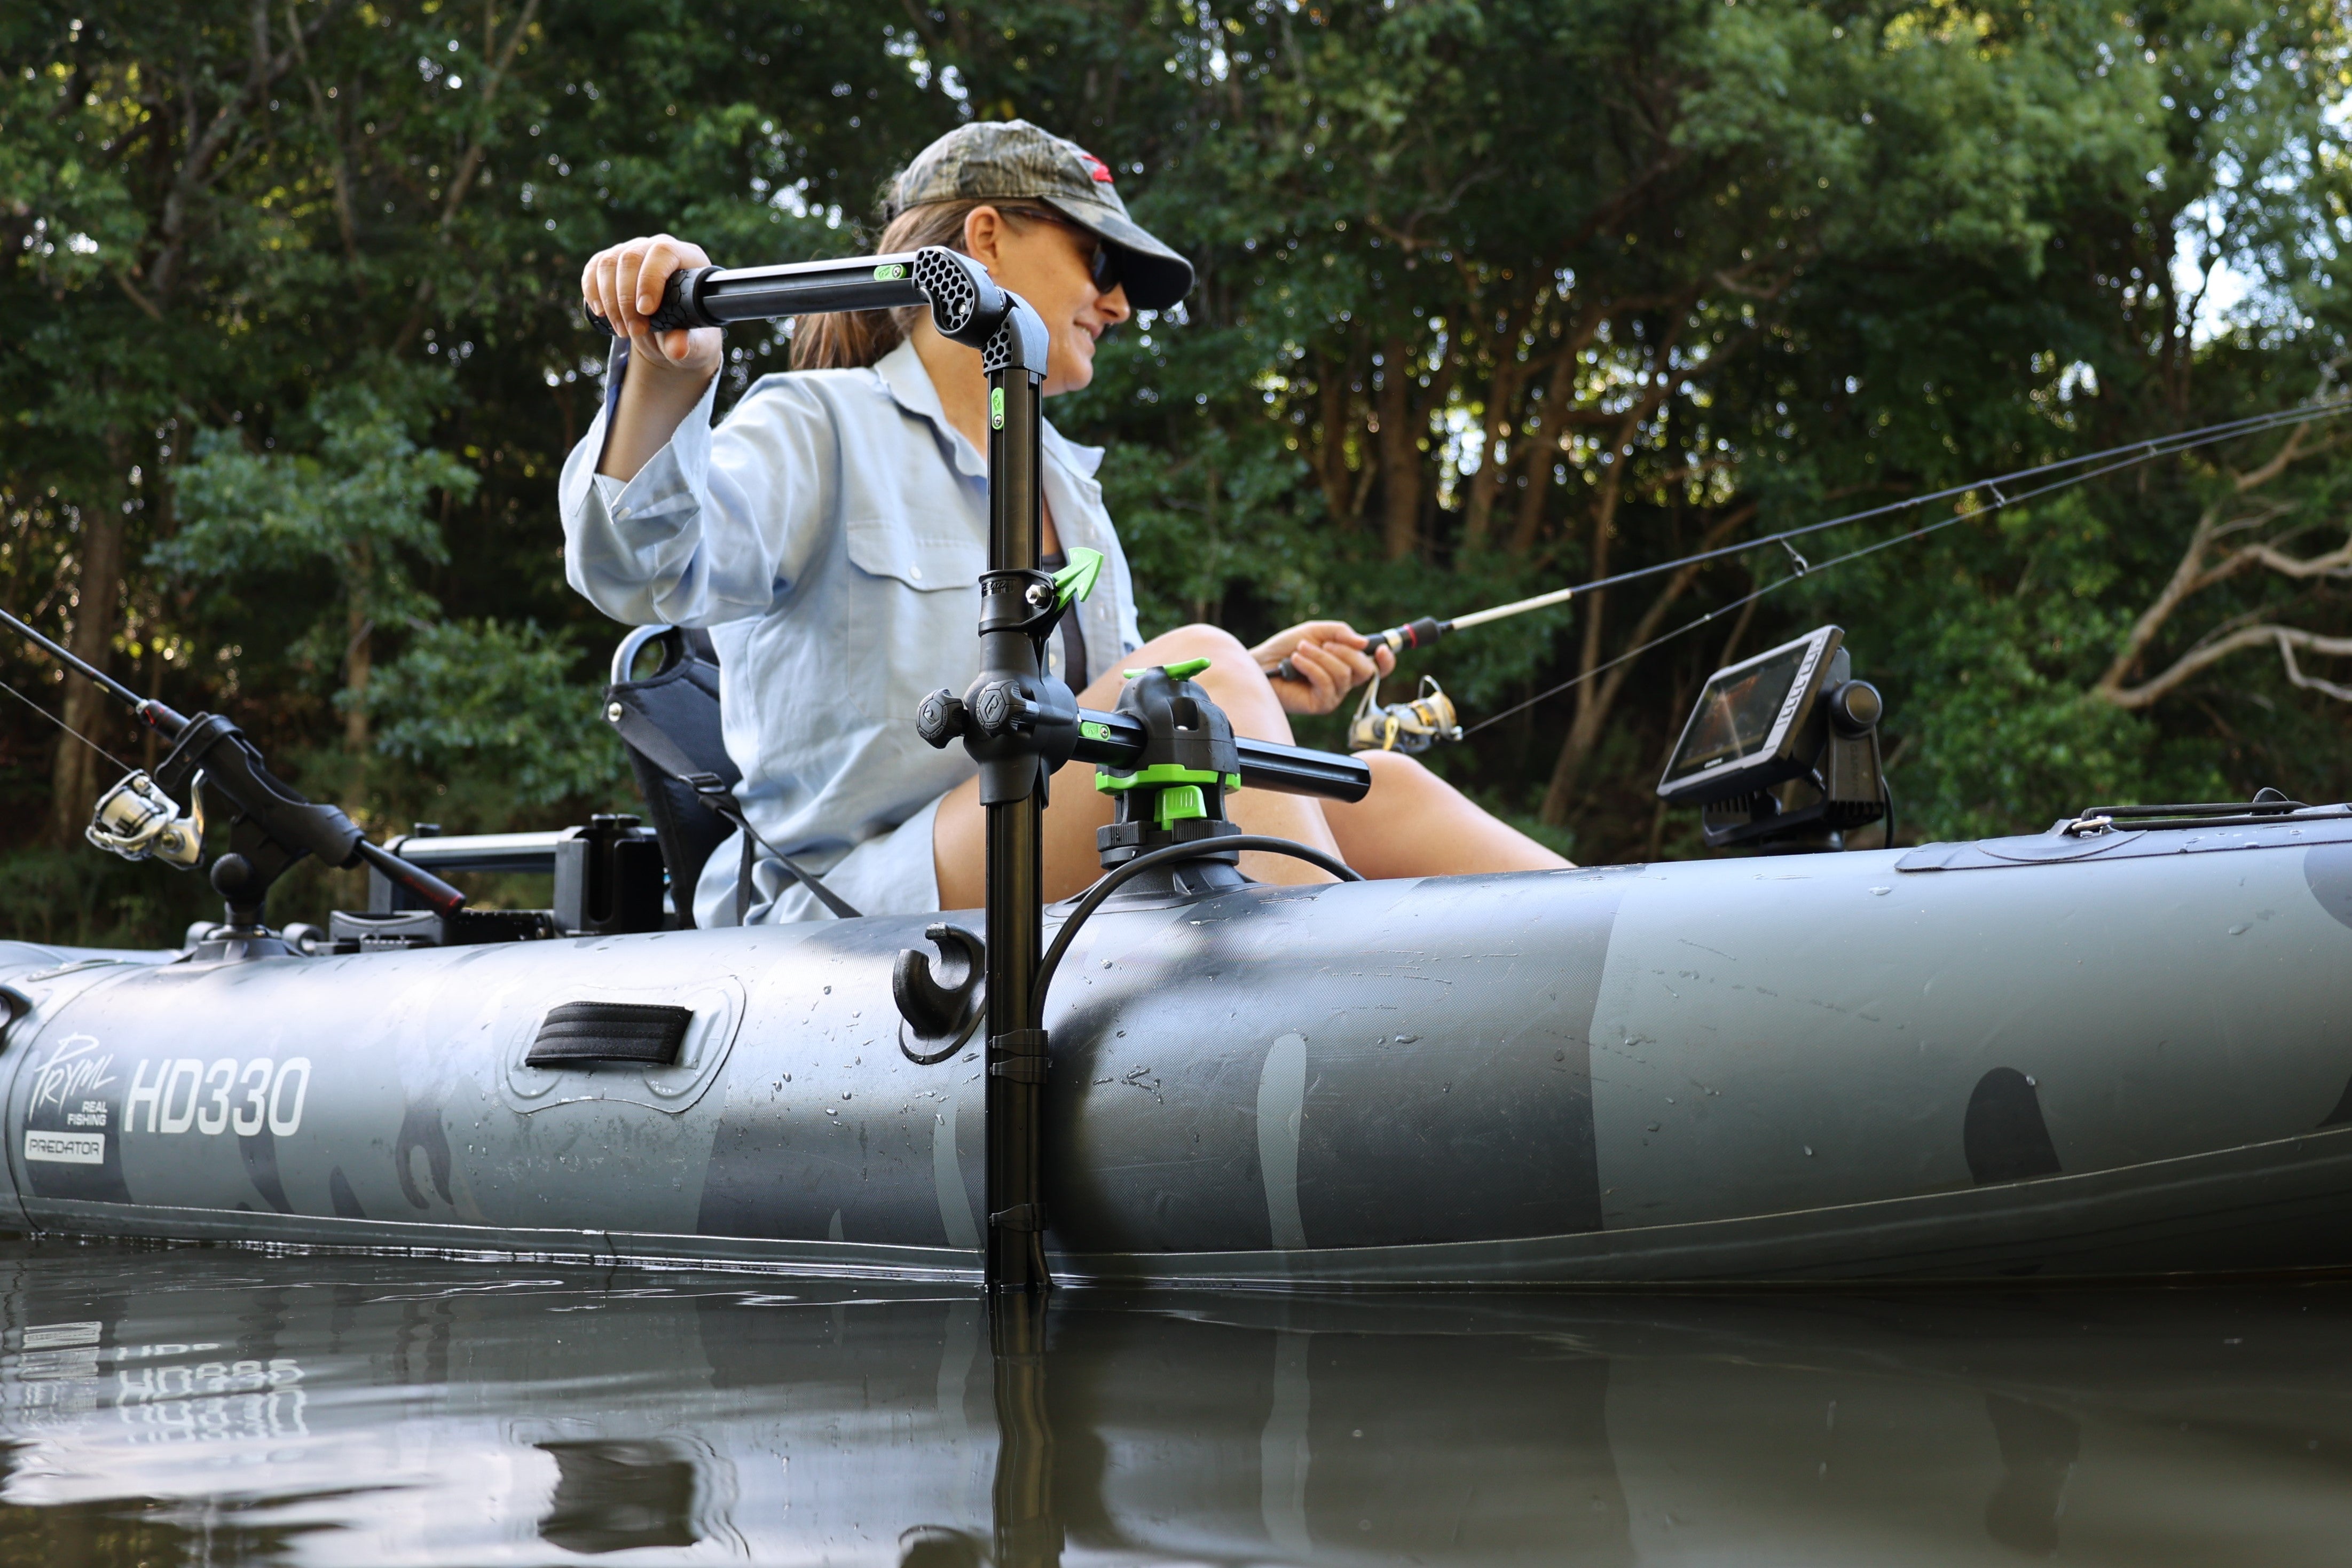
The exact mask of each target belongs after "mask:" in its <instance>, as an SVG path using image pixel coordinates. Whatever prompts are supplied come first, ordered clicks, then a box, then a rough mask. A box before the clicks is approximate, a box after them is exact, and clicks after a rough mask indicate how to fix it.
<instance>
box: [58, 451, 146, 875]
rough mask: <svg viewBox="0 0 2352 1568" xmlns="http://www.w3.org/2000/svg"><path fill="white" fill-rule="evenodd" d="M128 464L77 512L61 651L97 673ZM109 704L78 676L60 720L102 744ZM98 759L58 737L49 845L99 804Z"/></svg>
mask: <svg viewBox="0 0 2352 1568" xmlns="http://www.w3.org/2000/svg"><path fill="white" fill-rule="evenodd" d="M106 445H107V451H108V455H109V456H110V457H114V456H121V455H123V454H124V453H125V452H126V451H127V444H125V443H124V442H123V441H122V439H121V437H120V436H118V435H115V434H109V436H108V438H107V443H106ZM128 467H129V463H128V459H127V457H126V458H125V460H124V461H123V462H121V463H119V464H116V465H115V474H116V478H115V482H114V484H113V485H112V486H110V494H109V495H108V496H107V497H106V498H105V499H104V500H103V501H102V502H100V504H99V505H97V506H94V507H84V508H82V514H81V549H80V552H79V553H80V556H81V560H80V572H79V579H80V580H79V601H78V602H77V603H76V605H75V609H74V622H73V631H72V632H70V633H68V636H67V638H66V648H67V650H68V652H70V653H73V655H74V656H75V657H77V658H79V659H83V660H86V661H88V662H89V663H90V664H95V665H96V666H97V667H98V668H100V670H105V669H107V668H108V665H109V664H110V662H111V661H110V654H111V653H112V652H113V649H114V633H115V631H116V628H117V625H118V623H119V621H120V618H121V604H122V544H123V531H124V528H125V527H126V526H127V520H126V519H125V517H123V513H122V504H123V497H122V495H121V491H122V489H123V486H122V483H121V475H122V474H123V473H124V472H125V471H126V470H127V469H128ZM108 700H109V699H108V697H107V695H106V694H105V693H104V692H101V691H100V690H99V688H98V687H97V686H95V685H92V684H91V683H89V681H86V680H84V679H82V678H81V677H80V676H79V675H72V674H69V675H68V676H67V677H66V681H65V721H66V723H67V724H68V725H69V726H71V727H73V728H75V729H77V730H79V731H80V732H81V733H82V734H84V735H86V736H89V737H90V738H91V739H92V740H96V741H99V742H100V744H101V745H103V744H104V739H103V737H101V736H100V734H99V730H100V726H101V724H102V722H103V721H104V719H105V717H106V707H107V704H108ZM104 761H105V758H101V757H100V756H99V755H98V754H97V753H96V752H94V751H92V750H91V749H90V748H89V747H87V746H84V745H83V744H82V743H81V742H80V741H79V740H76V739H75V738H74V737H72V736H69V735H60V736H58V749H57V757H56V760H55V761H54V762H53V763H52V764H51V766H50V772H49V838H50V841H52V842H54V843H58V844H70V843H74V842H76V841H79V839H80V837H81V831H82V828H83V826H84V825H85V824H87V823H88V822H89V809H90V807H91V806H92V805H93V804H95V803H96V801H97V800H98V791H99V788H100V783H101V782H105V783H108V784H110V783H111V782H112V780H111V779H105V780H103V781H101V779H100V773H99V768H100V764H101V763H103V762H104Z"/></svg>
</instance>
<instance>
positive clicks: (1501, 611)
mask: <svg viewBox="0 0 2352 1568" xmlns="http://www.w3.org/2000/svg"><path fill="white" fill-rule="evenodd" d="M2341 413H2352V398H2339V399H2337V400H2336V401H2335V402H2321V403H2307V404H2305V405H2304V406H2303V407H2300V408H2293V409H2274V410H2273V411H2271V412H2270V413H2255V414H2248V415H2246V416H2245V417H2244V418H2242V419H2232V420H2225V421H2223V422H2222V423H2219V424H2209V425H2204V426H2201V427H2200V428H2199V429H2196V430H2185V431H2179V432H2176V433H2175V434H2171V435H2161V436H2153V437H2150V438H2148V439H2146V440H2142V441H2134V442H2129V443H2126V444H2124V445H2121V446H2110V447H2106V448H2105V449H2104V450H2101V451H2098V452H2086V453H2084V454H2083V455H2080V456H2076V457H2066V458H2061V459H2059V460H2058V461H2056V462H2053V463H2042V464H2037V465H2034V466H2032V467H2031V468H2019V469H2013V470H2011V472H2009V473H2006V474H1996V475H1994V476H1991V477H1990V478H1983V479H1971V480H1969V482H1968V483H1966V484H1964V485H1952V486H1947V487H1945V488H1944V489H1941V490H1935V491H1931V492H1929V493H1928V494H1927V495H1924V496H1907V497H1904V498H1903V499H1902V500H1899V501H1888V502H1886V503H1885V504H1884V505H1881V506H1876V507H1865V508H1864V510H1862V511H1859V512H1848V513H1846V514H1845V515H1844V516H1843V517H1831V518H1828V519H1826V520H1824V521H1822V522H1818V523H1806V524H1804V525H1802V526H1801V527H1799V528H1783V529H1781V530H1780V532H1778V533H1771V534H1765V535H1762V536H1760V537H1759V538H1752V539H1746V540H1743V541H1741V542H1740V543H1738V544H1730V545H1723V546H1719V547H1718V548H1717V549H1710V550H1700V551H1697V552H1696V553H1695V554H1691V555H1686V556H1679V557H1677V558H1675V559H1673V560H1664V561H1660V562H1658V563H1657V564H1656V565H1654V566H1642V567H1635V568H1633V570H1630V571H1621V572H1618V573H1616V574H1615V575H1614V576H1612V577H1603V578H1596V579H1595V580H1592V581H1591V582H1580V583H1578V584H1576V585H1574V586H1573V587H1570V588H1558V589H1554V590H1552V591H1549V592H1548V593H1538V594H1535V595H1533V596H1531V597H1529V598H1527V599H1517V600H1513V601H1511V602H1510V603H1508V604H1497V605H1494V606H1492V607H1490V608H1488V609H1485V610H1476V611H1473V612H1470V613H1468V614H1466V615H1457V616H1455V617H1454V618H1453V619H1452V620H1450V621H1440V620H1437V619H1435V618H1434V617H1431V616H1424V617H1423V618H1422V619H1421V620H1418V621H1415V622H1410V623H1409V624H1406V625H1402V626H1395V627H1391V628H1390V629H1389V630H1388V631H1385V632H1374V633H1372V635H1371V636H1370V637H1367V638H1366V639H1364V644H1363V651H1364V652H1365V653H1371V652H1373V651H1374V650H1375V649H1378V648H1382V647H1385V648H1387V649H1388V650H1389V651H1390V652H1391V653H1402V652H1403V651H1404V650H1405V649H1408V648H1421V647H1426V646H1428V645H1430V644H1431V643H1434V642H1436V640H1437V639H1438V638H1440V637H1443V636H1445V635H1448V634H1449V633H1451V632H1460V631H1466V630H1468V629H1469V628H1471V627H1473V626H1484V625H1486V623H1488V622H1494V621H1502V620H1507V619H1508V618H1509V617H1511V616H1514V615H1524V614H1526V613H1528V612H1530V611H1535V610H1545V609H1549V608H1550V607H1551V606H1553V605H1556V604H1566V603H1568V602H1569V601H1571V600H1573V599H1577V598H1580V597H1582V596H1583V595H1585V594H1589V593H1592V592H1596V591H1599V590H1601V589H1604V588H1614V587H1617V586H1619V585H1620V584H1622V583H1628V582H1638V581H1640V580H1643V578H1649V577H1655V576H1657V575H1658V574H1659V573H1661V572H1667V571H1678V570H1682V569H1683V568H1685V567H1689V566H1703V565H1705V564H1706V563H1707V562H1708V561H1714V560H1722V559H1727V558H1729V557H1732V556H1736V555H1745V554H1746V553H1748V551H1749V550H1754V549H1766V548H1768V547H1769V546H1772V545H1776V544H1777V545H1779V546H1780V548H1781V549H1785V550H1787V551H1788V552H1789V555H1790V562H1791V564H1795V565H1800V570H1799V573H1798V575H1800V576H1801V575H1803V570H1802V567H1801V564H1800V563H1802V562H1803V560H1804V557H1802V556H1801V555H1799V554H1798V553H1797V550H1796V547H1795V546H1794V545H1792V544H1790V540H1792V539H1800V538H1804V537H1805V536H1806V535H1808V534H1817V533H1821V532H1822V531H1824V530H1826V529H1829V528H1844V527H1845V526H1847V525H1848V524H1851V523H1860V522H1867V521H1868V520H1869V519H1871V518H1873V517H1886V516H1888V515H1890V514H1892V513H1895V512H1904V511H1909V510H1911V509H1913V508H1915V507H1925V506H1930V505H1933V504H1934V503H1935V502H1937V501H1942V500H1948V499H1950V498H1951V497H1955V496H1966V495H1969V494H1970V493H1971V492H1973V491H1978V490H1990V491H1991V492H1992V494H1993V495H1994V497H1996V498H1997V499H1998V501H1999V502H2000V506H2007V505H2010V504H2011V503H2012V502H2016V501H2020V500H2023V499H2024V498H2026V497H2028V496H2038V495H2047V494H2048V493H2049V492H2050V491H2051V490H2053V489H2054V488H2059V487H2062V486H2066V485H2076V484H2082V483H2084V482H2085V481H2087V480H2091V479H2095V478H2097V477H2099V476H2101V475H2103V474H2112V473H2115V472H2116V470H2118V469H2120V468H2128V467H2131V466H2133V465H2137V464H2141V463H2151V462H2154V461H2155V460H2156V459H2158V458H2159V457H2171V456H2176V455H2179V454H2180V453H2183V452H2193V451H2195V450H2196V449H2197V448H2199V447H2200V446H2210V445H2211V444H2214V443H2216V442H2220V441H2227V440H2231V439H2232V438H2234V437H2237V436H2241V435H2258V434H2262V433H2263V432H2264V431H2267V430H2275V429H2277V428H2279V427H2280V426H2282V425H2291V424H2308V423H2314V422H2315V421H2318V420H2323V419H2332V418H2334V417H2336V415H2338V414H2341ZM2108 458H2116V459H2117V460H2118V461H2116V462H2113V463H2107V464H2106V465H2105V466H2104V467H2097V468H2093V469H2091V470H2089V471H2088V472H2086V473H2080V474H2074V475H2071V476H2067V477H2064V478H2061V479H2058V480H2056V481H2053V483H2052V484H2049V485H2044V486H2040V487H2038V488H2036V489H2033V490H2030V491H2021V492H2019V493H2017V494H2013V495H2012V494H2011V493H2010V492H2008V491H2005V490H2003V489H2002V488H2001V486H2004V485H2013V484H2015V483H2016V482H2017V481H2019V480H2029V479H2038V478H2041V477H2042V476H2046V475H2052V474H2064V473H2065V471H2066V470H2068V469H2074V468H2081V467H2082V466H2083V465H2084V464H2095V463H2102V462H2105V460H2106V459H2108ZM1984 509H1985V510H1998V509H1999V507H1989V508H1984ZM1969 515H1976V514H1969ZM1276 674H1282V675H1285V676H1289V677H1291V678H1297V677H1296V675H1295V674H1294V672H1293V671H1292V670H1291V669H1290V668H1289V666H1288V664H1287V661H1286V662H1285V664H1284V665H1282V666H1279V667H1277V669H1276Z"/></svg>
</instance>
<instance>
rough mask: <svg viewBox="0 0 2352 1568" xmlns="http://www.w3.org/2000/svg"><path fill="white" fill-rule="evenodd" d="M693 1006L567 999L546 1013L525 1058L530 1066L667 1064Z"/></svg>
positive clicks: (683, 1035) (681, 1041)
mask: <svg viewBox="0 0 2352 1568" xmlns="http://www.w3.org/2000/svg"><path fill="white" fill-rule="evenodd" d="M693 1021H694V1009H691V1008H674V1007H666V1006H659V1005H654V1004H647V1003H641V1002H567V1003H565V1004H564V1005H563V1006H562V1007H560V1008H557V1009H555V1010H554V1011H553V1012H551V1013H549V1014H548V1015H547V1019H546V1021H544V1022H543V1023H541V1025H540V1026H539V1038H538V1039H536V1040H532V1041H531V1043H530V1055H529V1056H526V1057H524V1058H523V1061H524V1064H525V1065H527V1066H530V1067H594V1066H597V1065H599V1064H600V1063H605V1062H609V1063H612V1064H613V1065H614V1066H619V1067H669V1066H672V1065H675V1064H676V1062H677V1053H678V1049H679V1048H680V1047H681V1046H683V1045H684V1044H685V1043H686V1028H687V1025H688V1024H690V1023H692V1022H693Z"/></svg>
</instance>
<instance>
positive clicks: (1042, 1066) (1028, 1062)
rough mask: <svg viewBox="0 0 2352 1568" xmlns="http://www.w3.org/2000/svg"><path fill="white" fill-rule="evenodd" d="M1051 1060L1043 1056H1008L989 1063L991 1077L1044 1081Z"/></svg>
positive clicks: (1032, 1081) (1022, 1080) (1018, 1081)
mask: <svg viewBox="0 0 2352 1568" xmlns="http://www.w3.org/2000/svg"><path fill="white" fill-rule="evenodd" d="M1051 1065H1052V1064H1051V1062H1050V1061H1049V1060H1048V1059H1047V1058H1045V1057H1043V1056H1008V1057H1006V1058H1004V1059H1003V1061H992V1062H990V1063H989V1064H988V1075H989V1076H990V1077H991V1078H1010V1079H1011V1080H1013V1082H1015V1083H1043V1082H1045V1073H1046V1069H1047V1068H1048V1067H1049V1066H1051Z"/></svg>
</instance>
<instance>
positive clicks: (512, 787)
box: [366, 621, 627, 816]
mask: <svg viewBox="0 0 2352 1568" xmlns="http://www.w3.org/2000/svg"><path fill="white" fill-rule="evenodd" d="M578 663H579V655H578V653H577V651H576V650H575V649H573V648H572V646H571V645H570V643H569V642H568V640H567V639H565V638H563V637H562V636H560V635H556V634H551V633H550V632H546V631H544V630H542V629H541V627H540V626H539V625H538V624H536V623H535V622H528V621H526V622H520V623H514V622H499V621H468V622H445V623H442V624H438V625H431V626H426V627H423V628H420V629H419V630H418V631H417V632H416V633H415V635H414V636H413V637H411V638H410V639H409V643H408V647H407V648H406V650H405V651H404V652H403V653H402V654H401V655H400V657H399V658H398V659H396V660H394V661H393V663H392V664H389V665H387V666H385V667H384V668H383V669H382V670H380V671H378V672H377V674H376V679H375V681H374V683H373V685H370V686H369V688H368V691H367V696H366V703H367V707H368V711H369V713H370V714H371V715H372V716H373V717H374V718H375V719H376V720H377V721H378V724H379V726H380V728H379V729H378V731H377V736H376V746H377V748H378V749H379V750H381V751H382V752H383V754H384V755H386V756H388V757H394V758H399V759H400V760H401V761H403V762H405V763H407V764H409V765H410V766H411V767H413V768H415V769H417V770H418V772H419V773H421V774H422V775H423V776H424V777H425V779H429V780H434V781H436V782H439V783H444V784H446V783H448V782H450V781H453V780H457V781H463V780H480V781H485V782H488V781H494V782H495V784H496V787H497V789H498V791H499V795H500V796H501V797H502V798H503V799H504V800H506V801H507V802H508V803H509V809H510V810H513V811H514V812H516V813H517V814H519V815H526V816H527V815H528V814H530V811H531V810H532V809H533V808H543V807H549V806H555V805H559V804H562V803H566V802H576V801H583V800H585V801H593V802H597V803H599V804H605V805H608V806H610V807H611V808H612V809H616V810H617V809H624V803H625V800H626V795H625V790H626V789H627V770H626V768H625V767H624V766H623V765H622V754H621V748H620V745H619V743H618V742H616V741H615V740H614V738H613V737H612V736H611V735H609V734H608V733H606V731H605V727H604V724H603V723H602V722H601V721H600V719H599V716H598V715H597V712H596V697H597V690H596V688H595V687H593V686H584V685H580V684H578V683H576V682H574V681H573V680H572V678H571V672H572V669H573V668H574V667H575V666H576V665H577V664H578Z"/></svg>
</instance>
